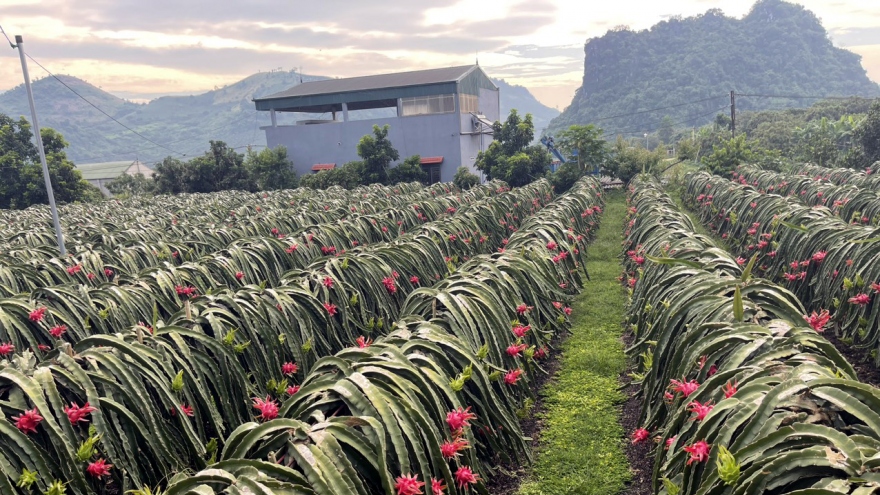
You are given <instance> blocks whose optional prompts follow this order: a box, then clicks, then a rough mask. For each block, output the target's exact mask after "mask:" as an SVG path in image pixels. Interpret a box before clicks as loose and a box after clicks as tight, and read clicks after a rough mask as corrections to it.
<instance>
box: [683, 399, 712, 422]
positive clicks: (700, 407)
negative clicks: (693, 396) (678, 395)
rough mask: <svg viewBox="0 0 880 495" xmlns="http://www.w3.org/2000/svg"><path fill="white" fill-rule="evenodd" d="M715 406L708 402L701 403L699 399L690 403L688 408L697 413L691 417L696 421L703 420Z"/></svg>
mask: <svg viewBox="0 0 880 495" xmlns="http://www.w3.org/2000/svg"><path fill="white" fill-rule="evenodd" d="M714 407H715V406H713V405H712V404H710V403H708V402H707V403H705V404H700V403H699V402H697V401H693V402H691V403H690V404H688V406H687V410H688V411H690V412H692V413H696V414H697V415H696V416H695V417H694V418H691V419H693V420H694V421H702V420H703V419H704V418H705V417H706V415H707V414H709V413H710V412H712V408H714Z"/></svg>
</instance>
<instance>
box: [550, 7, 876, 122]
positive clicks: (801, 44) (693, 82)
mask: <svg viewBox="0 0 880 495" xmlns="http://www.w3.org/2000/svg"><path fill="white" fill-rule="evenodd" d="M731 90H735V91H736V92H737V93H741V94H744V95H748V94H751V95H796V96H798V95H807V96H832V95H833V96H849V95H859V96H869V97H874V96H880V86H878V85H877V83H874V82H872V81H871V80H870V79H868V76H867V74H866V72H865V69H864V68H863V67H862V65H861V57H860V56H859V55H856V54H854V53H852V52H849V51H847V50H844V49H841V48H837V47H835V46H833V44H832V43H831V40H830V38H829V37H828V33H827V32H826V31H825V29H824V28H823V27H822V24H821V22H820V21H819V19H818V18H817V17H816V16H815V15H814V14H813V13H812V12H810V11H808V10H806V9H804V8H803V7H801V6H799V5H794V4H791V3H787V2H784V1H781V0H760V1H758V2H757V3H756V4H755V5H754V6H753V7H752V9H751V11H750V12H749V13H748V14H747V15H745V16H744V17H743V18H742V19H736V18H732V17H726V16H724V15H723V13H722V12H721V10H719V9H712V10H709V11H707V12H706V13H705V14H702V15H699V16H695V17H689V18H680V17H674V18H670V19H669V20H667V21H663V22H660V23H659V24H656V25H654V26H653V27H651V28H650V29H647V30H643V31H638V32H636V31H632V30H630V29H628V28H626V27H622V28H615V29H613V30H611V31H609V32H607V33H606V34H605V35H604V36H601V37H598V38H592V39H590V40H588V41H587V43H586V45H585V46H584V78H583V83H582V85H581V87H580V88H579V89H578V91H577V92H576V93H575V96H574V99H573V100H572V102H571V105H569V106H568V107H567V108H566V109H565V111H563V112H562V114H561V115H560V116H559V117H557V118H555V119H554V120H553V121H552V122H551V124H550V129H549V130H550V131H554V130H558V129H562V128H565V127H568V126H569V125H572V124H587V123H596V124H597V125H599V126H600V127H603V128H604V129H605V130H606V132H607V133H611V134H618V133H619V134H629V135H641V133H642V132H653V131H655V130H656V129H657V128H658V126H659V124H660V122H661V121H662V120H663V118H664V117H665V116H667V115H668V116H669V117H671V118H672V119H673V121H674V122H675V124H676V125H677V126H679V127H691V126H695V125H702V124H705V123H708V122H709V121H711V120H712V119H713V118H714V116H715V114H717V113H718V112H724V113H727V112H729V107H728V105H729V103H730V96H729V93H730V91H731ZM815 102H816V99H794V98H770V97H764V96H761V97H757V96H753V97H746V96H740V97H737V99H736V108H737V111H740V110H768V109H779V108H789V107H805V106H809V105H811V104H812V103H815ZM660 107H670V108H666V109H663V110H656V111H648V110H651V109H655V108H660ZM621 115H625V116H621Z"/></svg>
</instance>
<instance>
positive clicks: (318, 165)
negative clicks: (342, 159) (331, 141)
mask: <svg viewBox="0 0 880 495" xmlns="http://www.w3.org/2000/svg"><path fill="white" fill-rule="evenodd" d="M334 168H336V164H335V163H316V164H314V165H312V170H314V171H315V172H320V171H321V170H333V169H334Z"/></svg>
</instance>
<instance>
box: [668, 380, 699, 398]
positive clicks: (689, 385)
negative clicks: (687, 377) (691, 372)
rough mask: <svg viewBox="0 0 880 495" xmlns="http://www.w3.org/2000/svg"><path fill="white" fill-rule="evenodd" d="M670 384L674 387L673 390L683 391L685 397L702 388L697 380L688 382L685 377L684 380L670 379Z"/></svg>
mask: <svg viewBox="0 0 880 495" xmlns="http://www.w3.org/2000/svg"><path fill="white" fill-rule="evenodd" d="M669 386H670V387H671V388H672V390H673V392H681V394H682V395H684V396H685V397H687V396H689V395H691V394H692V393H694V392H696V390H697V389H698V388H700V384H699V383H697V381H696V380H691V381H688V382H686V381H684V379H682V381H678V380H670V384H669Z"/></svg>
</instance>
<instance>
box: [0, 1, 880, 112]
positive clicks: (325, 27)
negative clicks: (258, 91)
mask: <svg viewBox="0 0 880 495" xmlns="http://www.w3.org/2000/svg"><path fill="white" fill-rule="evenodd" d="M753 3H754V2H753V1H751V0H663V1H657V0H617V1H611V2H597V1H595V0H592V1H588V0H528V1H523V2H520V1H516V0H513V1H502V0H434V1H431V2H427V1H419V0H382V1H378V2H366V1H362V0H357V1H353V0H321V1H314V0H312V1H302V0H288V1H281V0H248V1H241V0H173V1H172V0H0V25H2V26H3V28H4V29H5V30H6V32H7V33H8V34H9V36H10V37H12V36H13V35H14V34H22V35H24V36H25V42H26V45H25V46H26V47H27V48H28V52H29V53H30V54H31V56H33V57H34V58H35V59H37V60H39V61H40V62H41V63H43V64H44V65H46V67H47V68H49V70H52V71H53V72H56V73H65V74H70V75H74V76H77V77H80V78H82V79H85V80H87V81H89V82H90V83H92V84H95V85H97V86H101V87H102V88H103V89H104V90H107V91H110V92H111V93H114V94H116V95H118V96H122V97H126V98H131V99H138V100H145V99H151V98H154V97H157V96H161V95H167V94H190V93H199V92H202V91H206V90H209V89H211V88H213V87H214V86H215V85H216V86H220V85H223V84H227V83H232V82H235V81H237V80H239V79H242V78H243V77H245V76H247V75H250V74H252V73H255V72H258V71H267V70H271V69H275V68H279V67H280V68H283V69H285V70H288V69H291V68H294V67H302V68H303V70H304V72H305V73H307V74H315V75H325V76H337V77H346V76H355V75H367V74H376V73H382V72H396V71H404V70H414V69H422V68H432V67H442V66H449V65H464V64H469V63H472V62H473V61H474V58H475V56H476V54H477V53H479V61H480V64H481V65H482V66H483V67H484V68H485V69H486V71H487V72H488V73H489V75H490V76H492V77H501V78H504V79H506V80H508V81H509V82H512V83H515V84H521V85H524V86H526V87H528V88H529V89H530V90H531V91H532V93H534V94H535V95H536V96H537V97H538V99H540V100H541V101H542V102H544V103H545V104H547V105H550V106H558V107H559V108H560V109H562V108H563V107H565V106H566V105H567V104H568V103H569V102H570V101H571V97H572V94H573V93H574V90H575V89H576V88H577V87H578V86H580V80H581V77H582V75H583V44H584V42H585V41H586V40H587V39H588V38H590V37H594V36H601V35H602V34H604V33H605V31H607V30H608V29H609V28H612V27H614V26H617V25H621V24H624V25H628V26H630V27H631V28H635V29H643V28H647V27H650V26H651V25H652V24H654V23H656V22H658V21H660V20H662V19H664V18H665V17H666V16H668V15H670V14H680V15H684V16H690V15H695V14H700V13H702V12H705V11H706V10H708V9H710V8H715V7H717V8H721V9H722V10H724V12H725V13H726V14H727V15H732V16H736V17H741V16H742V15H744V14H745V13H746V12H747V11H748V10H749V8H750V7H751V5H752V4H753ZM799 3H801V4H802V5H804V6H805V7H807V8H808V9H810V10H812V11H813V12H814V13H816V15H818V16H819V17H820V18H821V19H822V21H823V23H824V25H825V28H826V29H827V30H828V31H829V32H830V33H831V37H832V39H833V40H834V42H835V44H836V45H838V46H842V47H846V48H848V49H850V50H852V51H854V52H856V53H858V54H860V55H862V56H863V61H862V62H863V65H864V66H865V68H866V69H867V70H868V74H869V76H871V77H872V79H874V80H875V81H880V6H878V0H803V1H802V2H799ZM4 42H5V40H4ZM20 70H21V69H20V66H19V62H18V56H17V53H16V52H15V51H13V50H10V49H8V48H7V49H3V50H0V91H2V90H6V89H9V88H11V87H13V86H15V85H17V84H20V83H21V72H20ZM31 74H32V75H33V76H40V77H42V76H44V75H45V73H43V72H42V70H41V69H39V68H38V67H35V66H33V67H31Z"/></svg>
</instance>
